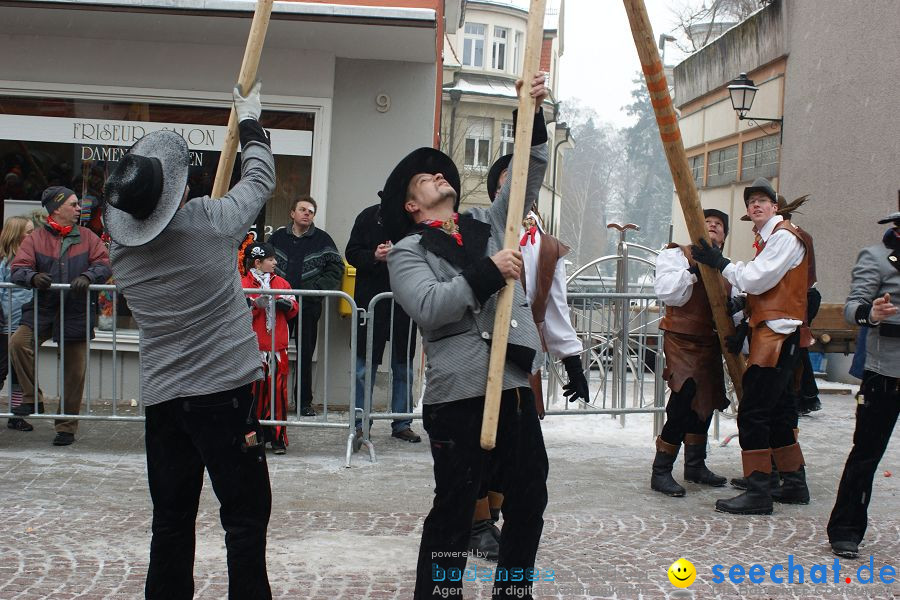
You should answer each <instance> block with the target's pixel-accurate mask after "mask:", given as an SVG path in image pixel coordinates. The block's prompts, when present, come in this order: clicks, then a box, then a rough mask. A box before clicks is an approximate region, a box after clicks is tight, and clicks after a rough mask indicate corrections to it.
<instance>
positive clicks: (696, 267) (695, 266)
mask: <svg viewBox="0 0 900 600" xmlns="http://www.w3.org/2000/svg"><path fill="white" fill-rule="evenodd" d="M688 273H693V275H694V277H697V278H698V279H699V278H700V265H698V264H697V263H694V264H692V265H691V266H690V267H688Z"/></svg>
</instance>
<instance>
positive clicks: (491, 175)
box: [487, 154, 513, 202]
mask: <svg viewBox="0 0 900 600" xmlns="http://www.w3.org/2000/svg"><path fill="white" fill-rule="evenodd" d="M512 157H513V155H512V154H504V155H503V156H501V157H500V158H498V159H497V160H495V161H494V164H492V165H491V168H490V169H488V175H487V191H488V199H489V200H490V201H491V202H493V201H494V196H496V195H497V191H498V187H499V186H498V184H499V183H500V174H501V173H503V170H504V169H508V168H509V163H510V162H512Z"/></svg>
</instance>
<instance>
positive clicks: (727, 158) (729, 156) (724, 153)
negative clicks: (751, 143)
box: [706, 144, 738, 187]
mask: <svg viewBox="0 0 900 600" xmlns="http://www.w3.org/2000/svg"><path fill="white" fill-rule="evenodd" d="M737 158H738V147H737V144H735V145H734V146H728V147H727V148H722V149H721V150H713V151H712V152H710V153H709V166H708V167H707V168H708V171H707V175H706V185H707V186H709V187H714V186H717V185H725V184H728V183H731V182H733V181H737Z"/></svg>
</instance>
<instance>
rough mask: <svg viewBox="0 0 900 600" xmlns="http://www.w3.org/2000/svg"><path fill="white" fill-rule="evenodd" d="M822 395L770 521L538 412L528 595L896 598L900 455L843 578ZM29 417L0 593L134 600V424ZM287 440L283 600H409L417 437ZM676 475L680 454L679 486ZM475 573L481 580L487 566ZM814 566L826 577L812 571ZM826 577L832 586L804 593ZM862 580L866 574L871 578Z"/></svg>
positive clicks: (9, 496) (422, 469) (647, 442)
mask: <svg viewBox="0 0 900 600" xmlns="http://www.w3.org/2000/svg"><path fill="white" fill-rule="evenodd" d="M822 401H823V403H824V406H825V408H824V410H822V411H821V412H818V413H815V414H814V416H813V417H811V418H804V419H803V420H802V421H801V438H800V439H801V444H802V445H803V448H804V453H805V455H806V458H807V462H808V469H809V479H810V488H811V491H812V497H813V501H812V503H811V504H810V505H809V506H779V505H776V508H775V514H774V515H773V516H771V517H734V516H728V515H723V514H719V513H716V512H714V511H713V510H712V506H713V504H714V502H715V500H716V499H717V498H724V497H728V496H730V495H732V494H733V493H734V492H733V490H732V489H731V488H721V489H715V490H713V489H703V488H701V487H700V486H697V485H694V484H687V485H686V487H687V490H688V495H687V496H686V497H685V498H680V499H679V498H666V497H663V496H661V495H659V494H656V493H654V492H651V491H650V490H649V474H650V462H651V460H652V454H653V448H652V433H651V421H650V418H649V417H648V416H644V415H641V416H629V417H628V419H627V423H626V426H625V427H624V428H622V427H621V426H620V425H619V423H618V421H616V420H613V419H610V418H608V417H600V416H580V417H568V416H566V417H548V419H547V420H545V421H544V435H545V439H546V442H547V446H548V452H549V455H550V464H551V474H550V482H549V487H550V505H549V506H548V508H547V512H546V515H545V519H546V522H545V526H544V536H543V539H542V543H541V547H540V550H539V552H538V557H537V564H536V567H537V568H538V569H540V570H541V571H540V572H541V579H543V581H541V582H539V583H537V584H536V587H535V598H541V599H549V598H559V599H599V598H615V599H626V598H627V599H632V598H645V599H651V598H653V599H656V598H660V599H661V598H668V597H671V598H697V599H706V598H722V599H725V598H728V599H731V598H793V599H803V598H810V599H812V598H848V599H851V598H900V584H898V583H893V584H884V583H881V582H877V581H878V573H879V569H881V567H883V566H885V565H892V566H893V567H894V568H895V569H897V570H900V516H898V513H900V510H898V509H900V449H898V447H897V444H896V442H895V443H894V444H893V446H892V447H890V448H889V449H888V452H887V454H886V456H885V458H884V460H883V461H882V464H881V467H880V468H879V474H878V477H877V478H876V482H875V489H874V493H873V498H874V499H873V506H872V510H871V514H870V527H869V531H868V533H867V536H866V543H865V546H864V547H863V548H862V554H863V555H862V557H861V558H860V559H859V560H855V561H849V560H841V561H840V565H841V571H840V574H839V577H836V576H835V573H834V566H835V557H834V556H833V555H831V554H830V552H829V548H828V544H827V540H826V536H825V529H824V528H825V523H826V521H827V518H828V514H829V512H830V510H831V506H832V503H833V501H834V495H835V490H836V487H837V481H838V479H839V477H840V472H841V469H842V466H843V461H844V460H845V458H846V455H847V452H848V451H849V448H850V439H851V435H852V429H853V424H854V421H853V416H852V415H853V399H852V397H851V396H840V395H829V396H823V397H822ZM33 422H34V424H35V425H36V429H35V431H34V432H32V433H21V432H17V431H10V430H7V429H6V428H3V430H2V431H0V511H2V516H3V519H2V521H3V524H4V526H3V527H2V528H0V598H2V599H4V600H6V599H21V600H25V599H29V600H30V599H35V600H36V599H39V598H40V599H43V598H54V599H64V598H92V599H94V598H137V597H140V596H141V595H142V590H143V579H144V575H145V571H146V565H147V556H148V548H149V537H150V536H149V530H150V504H149V497H148V493H147V487H146V485H147V484H146V472H145V465H144V455H143V436H142V431H143V429H142V425H140V424H135V423H104V422H82V423H81V428H80V431H79V434H78V441H77V442H76V443H75V444H74V445H72V446H70V447H66V448H54V447H52V446H51V445H50V440H51V439H52V435H53V434H52V426H51V424H50V422H48V421H39V420H34V421H33ZM414 427H415V428H416V429H417V430H421V428H420V426H419V424H418V423H417V424H415V425H414ZM733 431H734V424H733V421H729V420H723V425H722V435H723V436H724V435H727V434H728V433H731V432H733ZM291 439H292V441H293V443H292V444H291V446H290V448H289V450H288V454H287V455H286V456H274V455H269V468H270V474H271V479H272V487H273V491H274V499H273V510H272V520H271V523H270V527H269V536H268V537H269V546H268V565H269V577H270V580H271V583H272V589H273V593H274V595H275V597H277V598H292V599H293V598H297V599H323V600H324V599H335V598H340V599H347V600H356V599H373V600H375V599H385V600H387V599H395V598H398V599H399V598H403V599H409V598H411V597H412V587H413V584H414V565H415V560H416V553H417V549H418V538H419V535H420V533H421V526H422V520H423V518H424V516H425V514H426V513H427V511H428V508H429V505H430V502H431V497H432V496H431V495H432V487H433V480H432V474H431V459H430V456H429V454H428V448H427V444H408V443H405V442H400V441H397V440H394V439H391V438H390V437H389V427H388V425H387V423H383V422H379V423H376V425H375V427H374V429H373V441H374V442H375V444H376V449H377V454H378V462H376V463H370V462H369V461H368V459H367V458H365V457H363V456H362V455H361V454H360V455H356V456H355V457H354V462H353V468H351V469H345V468H343V466H342V463H343V456H342V442H343V440H344V433H343V432H337V431H326V430H306V429H304V430H298V431H296V433H293V432H292V438H291ZM708 462H709V465H710V466H711V468H713V470H715V471H717V472H719V473H721V474H723V475H728V476H735V475H738V471H739V469H740V467H739V448H738V447H737V440H734V441H732V442H731V443H729V444H728V445H727V446H725V447H721V446H719V445H718V444H713V445H712V446H711V448H710V456H709V461H708ZM680 470H681V460H680V459H679V461H678V462H677V463H676V476H677V478H678V479H681V478H680ZM886 471H894V472H895V473H896V474H897V476H895V477H886V476H885V472H886ZM200 507H201V510H200V515H199V518H198V525H197V558H196V563H195V568H194V571H195V578H196V590H197V597H198V598H204V599H206V598H209V599H219V598H224V597H227V580H226V576H225V563H224V542H223V534H222V530H221V527H220V525H219V523H218V512H217V510H218V505H217V503H216V500H215V497H214V496H213V495H212V493H211V492H210V486H209V485H208V483H207V485H206V486H205V487H204V492H203V498H202V500H201V505H200ZM682 556H683V557H685V558H687V559H688V560H690V561H692V562H693V564H694V566H695V567H696V569H697V573H698V576H697V580H696V582H695V583H694V584H693V585H692V586H691V587H689V588H688V589H686V590H679V589H677V588H675V587H673V586H672V585H671V583H670V582H669V580H668V578H667V576H666V569H667V568H668V566H669V565H670V564H671V563H672V562H673V561H675V560H676V559H677V558H679V557H682ZM870 556H872V557H873V558H872V559H871V561H872V565H873V566H874V572H875V577H876V582H877V583H861V582H860V580H859V574H858V573H857V569H858V568H859V567H860V566H868V565H869V560H870V558H869V557H870ZM789 560H791V561H792V562H793V564H794V565H800V566H801V567H802V569H803V577H804V579H803V581H804V583H802V584H800V583H794V584H790V583H787V582H785V583H781V584H778V583H774V582H772V581H771V580H770V579H769V578H768V574H769V569H770V568H771V567H772V566H773V565H775V564H782V565H785V567H786V566H787V564H788V561H789ZM734 564H740V565H742V566H743V567H744V568H745V569H748V570H749V568H750V566H751V565H752V564H759V565H762V567H763V568H765V573H766V575H765V582H766V583H762V584H754V583H751V582H749V581H748V580H745V581H744V583H742V584H733V583H731V582H730V581H729V580H728V579H727V574H728V570H729V568H730V567H731V565H734ZM470 565H474V566H476V567H477V568H478V571H477V572H476V578H479V579H480V578H483V577H484V574H485V570H486V569H488V568H491V567H492V566H493V565H492V563H486V562H479V561H470ZM714 565H722V566H723V572H724V574H725V576H726V579H725V581H724V582H723V583H715V582H714V581H713V577H714V572H713V567H714ZM814 565H823V566H824V567H819V568H818V569H817V570H816V571H815V572H814V573H811V570H812V569H813V567H814ZM825 567H827V581H828V583H811V582H810V578H811V577H814V578H816V579H819V578H820V575H821V570H822V569H823V568H825ZM551 570H552V571H551ZM885 573H886V572H885ZM861 574H862V575H863V579H864V580H865V579H867V577H868V569H865V570H863V571H862V573H861ZM779 575H786V574H785V573H784V572H781V573H776V576H779ZM848 576H849V577H850V579H851V582H850V583H846V579H845V578H846V577H848ZM794 577H795V579H794V581H797V575H796V569H795V576H794ZM548 578H552V581H546V579H548ZM489 597H490V585H489V584H488V583H477V582H475V583H467V584H466V587H465V598H466V599H467V600H474V599H476V598H478V599H485V598H489Z"/></svg>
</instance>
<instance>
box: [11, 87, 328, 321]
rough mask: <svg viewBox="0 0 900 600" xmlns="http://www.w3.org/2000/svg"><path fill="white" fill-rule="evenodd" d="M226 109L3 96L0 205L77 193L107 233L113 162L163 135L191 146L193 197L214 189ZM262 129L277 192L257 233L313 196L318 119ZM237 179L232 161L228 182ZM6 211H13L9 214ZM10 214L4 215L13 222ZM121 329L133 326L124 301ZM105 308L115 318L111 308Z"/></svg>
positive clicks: (274, 119) (291, 116) (303, 115)
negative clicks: (53, 188) (48, 191)
mask: <svg viewBox="0 0 900 600" xmlns="http://www.w3.org/2000/svg"><path fill="white" fill-rule="evenodd" d="M228 114H229V109H227V108H209V107H197V106H174V105H162V104H148V103H128V102H102V101H83V100H68V99H55V98H20V97H0V200H3V201H4V213H7V212H8V213H9V214H13V212H12V211H13V209H15V211H16V212H17V213H22V212H25V213H27V212H28V211H29V210H38V211H39V210H40V208H41V205H40V197H41V193H42V192H43V190H44V189H45V188H46V187H47V186H49V185H65V186H67V187H70V188H72V189H73V190H75V192H76V194H78V196H79V198H80V199H82V200H83V202H82V215H81V224H82V225H85V226H86V227H89V228H91V229H93V230H94V231H95V233H97V234H98V235H102V234H103V229H102V227H103V225H102V221H101V219H100V218H99V217H100V215H101V214H102V210H103V204H104V198H103V187H104V185H105V183H106V178H107V177H108V176H109V174H110V172H111V171H112V170H113V169H115V167H116V163H117V162H118V161H119V159H121V157H122V156H123V155H124V154H125V152H126V151H127V150H128V148H129V147H130V146H131V145H132V144H133V143H134V142H135V141H137V140H138V139H140V138H141V137H142V136H143V135H145V134H147V133H150V132H151V131H156V130H159V129H169V130H173V131H176V132H178V133H179V134H181V135H182V136H183V137H184V138H185V140H186V141H187V142H188V147H189V150H190V159H189V160H190V168H189V171H188V185H189V186H190V195H191V197H199V196H204V195H208V194H209V193H210V192H211V190H212V185H213V181H214V180H215V175H216V168H217V166H218V160H219V152H220V150H221V147H222V144H223V141H224V138H225V132H226V131H227V128H226V127H225V125H224V124H225V123H227V122H228ZM262 125H263V126H264V127H265V128H266V129H268V130H269V131H270V132H273V135H272V146H273V148H272V149H273V152H274V153H275V171H276V188H275V193H274V194H273V196H272V198H271V199H270V200H269V202H268V203H267V204H266V207H265V208H264V209H263V211H262V213H261V214H260V216H259V218H258V220H257V224H256V225H255V226H254V229H255V228H256V227H257V226H259V227H261V228H263V229H264V231H265V233H268V232H271V231H272V230H273V229H274V228H276V227H279V226H281V225H283V224H285V223H286V222H287V221H288V219H289V216H288V215H289V213H290V203H291V201H292V200H293V199H294V198H296V197H298V196H300V195H303V194H308V193H309V191H310V183H311V178H312V137H313V130H314V125H315V113H310V112H287V111H283V112H278V111H266V112H264V113H263V115H262ZM239 178H240V159H239V158H238V160H236V161H235V167H234V170H233V172H232V177H231V184H234V183H235V182H236V181H237V180H238V179H239ZM6 206H9V207H10V208H9V210H8V211H7V210H6ZM9 214H4V217H5V216H9ZM119 298H120V301H119V306H118V315H119V322H118V327H119V329H126V328H134V323H133V322H132V321H131V319H130V314H129V313H128V310H127V303H126V302H124V301H122V300H121V295H119ZM101 306H104V310H106V309H108V310H109V313H110V315H111V314H112V312H111V311H112V305H111V302H107V303H106V304H105V305H104V304H103V302H102V301H101Z"/></svg>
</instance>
